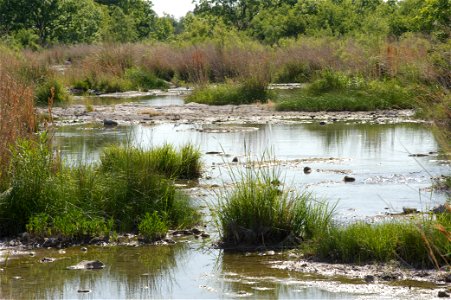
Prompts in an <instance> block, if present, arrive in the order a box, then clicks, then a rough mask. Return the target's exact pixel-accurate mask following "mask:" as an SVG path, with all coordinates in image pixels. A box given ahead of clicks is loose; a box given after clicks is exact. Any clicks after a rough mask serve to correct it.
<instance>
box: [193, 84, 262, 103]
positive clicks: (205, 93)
mask: <svg viewBox="0 0 451 300" xmlns="http://www.w3.org/2000/svg"><path fill="white" fill-rule="evenodd" d="M268 98H269V92H268V90H267V88H266V84H265V83H263V82H259V81H256V80H248V81H246V82H244V83H241V84H230V83H228V84H220V85H216V86H205V87H203V88H200V89H197V90H195V91H194V93H193V94H191V95H190V96H188V98H187V101H188V102H197V103H203V104H209V105H227V104H234V105H239V104H250V103H255V102H266V101H267V100H268Z"/></svg>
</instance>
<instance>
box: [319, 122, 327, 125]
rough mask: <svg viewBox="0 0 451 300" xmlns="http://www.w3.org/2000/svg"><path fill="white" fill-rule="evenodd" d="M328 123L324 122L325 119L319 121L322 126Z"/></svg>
mask: <svg viewBox="0 0 451 300" xmlns="http://www.w3.org/2000/svg"><path fill="white" fill-rule="evenodd" d="M326 124H327V123H326V122H324V121H321V122H319V125H321V126H324V125H326Z"/></svg>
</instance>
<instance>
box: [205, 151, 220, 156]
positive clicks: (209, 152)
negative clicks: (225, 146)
mask: <svg viewBox="0 0 451 300" xmlns="http://www.w3.org/2000/svg"><path fill="white" fill-rule="evenodd" d="M205 154H207V155H218V154H222V152H219V151H208V152H206V153H205Z"/></svg>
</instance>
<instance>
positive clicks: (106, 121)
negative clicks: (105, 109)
mask: <svg viewBox="0 0 451 300" xmlns="http://www.w3.org/2000/svg"><path fill="white" fill-rule="evenodd" d="M117 125H119V124H118V123H117V122H116V121H113V120H109V119H104V120H103V126H105V127H114V126H117Z"/></svg>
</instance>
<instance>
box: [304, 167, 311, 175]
mask: <svg viewBox="0 0 451 300" xmlns="http://www.w3.org/2000/svg"><path fill="white" fill-rule="evenodd" d="M310 173H312V168H310V167H305V168H304V174H310Z"/></svg>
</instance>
